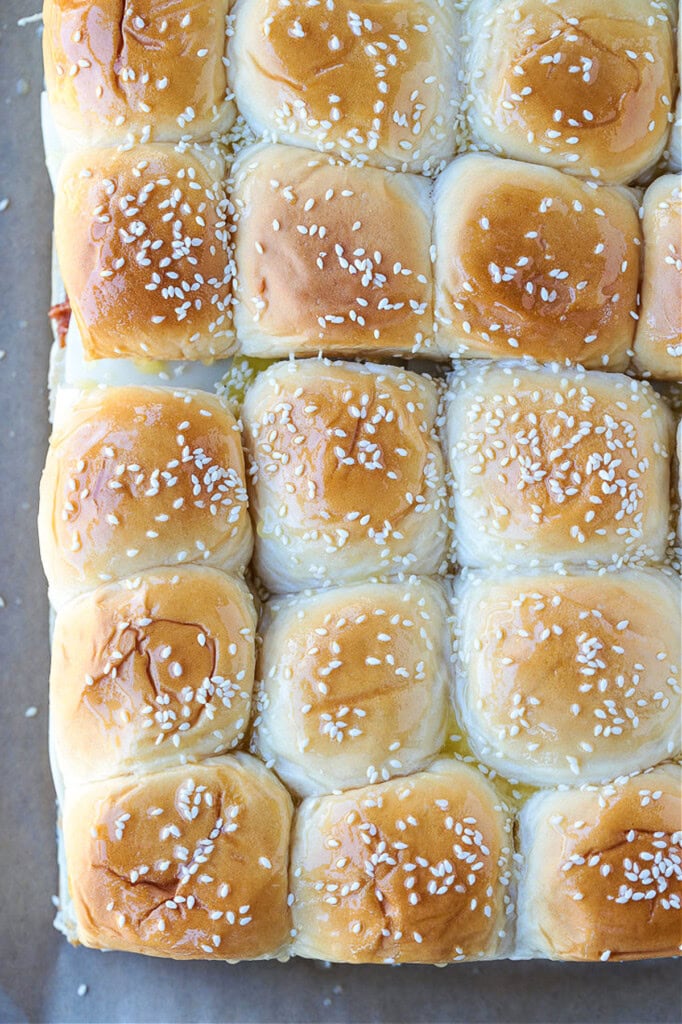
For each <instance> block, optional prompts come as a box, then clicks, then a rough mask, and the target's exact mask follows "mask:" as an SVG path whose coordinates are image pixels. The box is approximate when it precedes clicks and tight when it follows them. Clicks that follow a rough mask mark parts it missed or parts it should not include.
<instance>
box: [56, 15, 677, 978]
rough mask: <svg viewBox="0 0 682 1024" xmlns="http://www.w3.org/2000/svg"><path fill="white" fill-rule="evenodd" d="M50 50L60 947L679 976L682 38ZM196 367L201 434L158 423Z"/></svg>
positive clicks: (261, 31) (62, 19)
mask: <svg viewBox="0 0 682 1024" xmlns="http://www.w3.org/2000/svg"><path fill="white" fill-rule="evenodd" d="M44 20H45V34H44V47H45V65H46V80H47V88H48V96H49V104H50V109H51V113H52V116H53V117H54V121H55V123H56V126H57V130H58V135H59V139H60V146H61V147H62V148H63V151H64V152H63V153H61V154H60V156H59V161H58V162H59V163H60V168H59V176H58V179H57V187H56V206H55V236H56V247H57V251H58V256H59V263H60V269H61V274H62V278H63V284H64V289H65V295H64V296H59V298H65V299H66V301H67V302H68V303H69V304H70V309H71V311H72V318H71V324H70V326H69V329H68V334H67V336H66V346H67V352H68V351H71V352H72V351H73V350H74V349H76V348H77V349H78V350H79V351H82V354H83V355H84V357H85V360H86V361H85V362H83V366H84V367H86V369H85V371H84V372H83V378H82V379H80V380H79V381H78V385H79V386H78V387H77V388H74V387H67V386H65V385H64V381H63V377H62V379H61V381H60V385H61V386H59V387H58V389H57V396H56V405H55V415H54V432H53V436H52V439H51V443H50V451H49V453H48V457H47V462H46V468H45V473H44V476H43V481H42V485H41V508H40V521H39V527H40V541H41V554H42V558H43V564H44V567H45V572H46V575H47V577H48V582H49V586H50V599H51V602H52V604H53V607H54V608H55V610H56V621H55V629H54V641H53V653H52V668H51V675H50V700H51V709H52V710H51V743H52V754H53V761H54V773H55V781H56V785H57V789H58V795H59V800H60V806H61V840H60V841H61V844H62V850H63V857H62V861H63V878H62V882H61V906H60V912H59V919H58V920H59V924H60V927H62V929H63V930H64V931H65V933H66V934H67V936H68V937H69V938H70V940H71V941H74V942H80V943H83V944H85V945H89V946H93V947H96V948H113V949H121V950H128V951H135V952H140V953H147V954H153V955H158V956H167V957H173V958H178V959H190V958H201V959H218V960H226V961H234V960H241V959H256V958H262V957H278V958H286V957H287V956H290V955H299V956H303V957H311V958H316V959H321V960H327V961H339V962H350V963H401V962H408V963H409V962H411V963H419V962H423V963H438V964H445V963H453V962H459V961H465V960H486V959H494V958H501V957H505V956H514V957H548V958H551V959H559V960H588V961H595V960H602V961H605V960H610V959H613V960H629V959H641V958H645V957H651V956H673V955H678V954H679V953H680V951H681V950H682V946H680V933H681V930H682V906H681V900H682V820H681V818H680V807H681V806H682V792H681V782H682V779H681V765H680V757H681V754H682V737H681V735H680V732H681V730H680V721H681V712H682V703H681V690H680V665H681V663H682V651H681V649H680V648H681V644H682V621H681V616H682V592H681V589H680V578H679V576H680V552H679V548H676V546H675V545H676V543H678V541H679V538H677V539H676V533H675V529H674V528H673V525H672V523H673V519H676V513H677V511H678V506H679V501H678V493H679V487H675V480H674V477H675V472H676V471H677V472H679V463H680V461H681V460H680V456H681V455H682V425H680V424H678V426H677V461H675V453H674V449H675V417H676V412H675V411H674V410H675V407H676V405H677V406H678V408H677V412H679V402H680V400H679V395H678V392H677V391H676V387H677V384H678V383H679V382H680V380H681V379H682V350H681V349H680V344H681V337H682V312H681V310H682V300H681V297H680V281H681V278H680V271H681V269H682V264H681V250H680V244H679V235H680V214H681V212H682V206H681V199H680V179H679V175H677V174H674V173H665V174H661V172H662V171H663V170H667V171H671V170H674V169H675V163H674V161H675V150H674V139H672V137H671V135H670V126H671V123H672V122H673V120H674V114H673V110H674V103H675V91H676V88H677V77H676V75H677V72H676V66H675V17H674V12H673V8H672V5H671V4H670V3H669V2H668V0H613V2H612V3H610V4H609V5H608V11H606V10H605V9H604V8H603V6H602V5H600V4H598V3H595V0H495V2H493V0H466V2H453V0H449V2H448V0H410V2H407V0H363V2H362V3H361V4H359V5H358V4H350V2H349V0H237V2H236V3H235V4H230V3H229V2H227V0H211V2H208V0H189V2H187V0H183V3H175V2H171V3H168V2H167V0H163V2H161V0H95V2H94V3H90V4H81V3H75V2H64V0H59V2H58V0H48V2H47V3H46V4H45V15H44ZM678 64H679V58H678ZM671 139H672V141H671ZM644 188H645V189H646V191H644ZM230 356H236V358H234V359H233V361H232V362H231V363H225V364H224V368H225V369H226V371H227V373H226V376H225V378H224V380H223V381H222V382H221V383H220V385H219V386H218V387H217V389H216V391H217V394H211V393H210V392H209V391H208V390H203V389H197V388H189V387H184V386H176V385H175V384H173V385H172V386H155V385H153V384H152V383H150V382H153V381H154V380H155V375H157V376H158V378H159V379H160V380H161V381H163V382H168V381H169V380H172V379H173V377H174V376H175V374H176V372H177V373H178V374H179V375H180V376H182V374H183V373H184V372H185V371H186V370H187V372H188V373H189V372H191V371H192V369H193V368H196V366H197V364H198V363H199V362H206V363H212V362H213V361H214V360H221V359H225V358H226V357H230ZM284 356H288V357H289V358H288V359H286V360H285V361H281V362H275V361H274V360H276V359H279V358H280V357H284ZM301 357H308V358H301ZM328 357H334V358H333V359H332V358H328ZM339 357H343V360H345V361H342V360H341V359H339ZM352 357H359V358H360V360H362V361H355V362H353V361H350V360H351V358H352ZM415 357H418V358H420V359H426V360H429V362H428V363H424V362H417V361H415ZM391 358H392V359H393V360H394V362H393V363H391V362H368V361H365V360H366V359H377V360H386V359H391ZM97 360H99V361H104V362H108V361H109V360H116V361H117V364H118V366H119V367H120V370H119V371H118V378H117V379H118V380H119V381H120V384H119V386H114V387H102V386H93V384H92V381H93V379H96V377H95V375H94V374H93V375H92V376H90V375H89V371H88V370H87V367H88V366H89V365H90V366H92V365H93V362H92V361H97ZM396 360H399V361H400V365H398V363H397V362H396ZM439 364H444V365H442V366H440V365H439ZM425 365H426V366H429V367H430V372H429V373H427V372H426V371H425V369H424V367H425ZM159 366H160V367H161V369H160V371H159ZM173 366H174V367H175V369H172V367H173ZM188 368H189V369H188ZM604 371H608V372H604ZM624 371H628V374H629V375H626V374H625V372H624ZM145 374H146V375H147V378H148V379H146V378H145V376H144V375H145ZM140 376H142V379H143V380H145V383H144V384H141V383H139V379H140ZM651 380H653V381H655V385H652V384H651V383H650V381H651ZM71 383H73V382H72V381H71Z"/></svg>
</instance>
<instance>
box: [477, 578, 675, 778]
mask: <svg viewBox="0 0 682 1024" xmlns="http://www.w3.org/2000/svg"><path fill="white" fill-rule="evenodd" d="M461 598H462V602H463V606H462V607H463V621H462V622H461V629H462V635H461V637H460V650H461V654H462V658H463V662H464V666H465V673H466V688H467V695H466V703H467V707H468V710H467V718H469V732H471V731H472V729H471V724H470V723H471V722H473V723H474V728H475V730H476V732H478V731H479V730H480V732H481V734H482V736H483V737H484V739H485V740H486V741H487V743H488V744H489V752H488V756H487V757H486V758H485V759H486V760H488V758H489V757H490V758H491V760H490V763H491V764H493V765H495V766H499V768H500V770H503V768H502V762H501V761H500V760H498V756H497V755H498V754H500V755H501V756H502V757H503V758H505V759H507V761H506V764H505V768H504V770H503V773H504V774H513V775H514V776H515V777H520V778H521V779H523V780H524V781H527V782H529V783H531V784H537V785H542V784H547V783H549V784H552V783H557V782H567V783H571V784H576V783H577V782H579V781H580V780H581V777H582V778H583V779H586V780H601V779H610V778H613V777H614V776H616V775H618V774H620V773H621V772H623V771H627V770H630V769H632V768H646V767H648V766H649V765H650V764H652V763H654V761H657V760H660V759H662V758H665V757H667V756H670V755H672V754H676V753H677V752H678V750H679V748H680V727H679V723H680V664H681V662H682V656H681V655H682V651H681V649H680V645H681V643H682V638H681V630H682V623H681V618H680V601H681V598H682V593H681V591H680V586H679V581H678V580H677V579H676V577H674V576H672V575H671V576H664V575H663V574H662V573H657V572H654V571H651V570H649V571H637V570H630V571H628V570H623V571H621V572H618V573H613V572H611V573H608V572H606V573H602V574H596V573H590V574H588V573H585V574H576V575H571V576H561V575H558V574H543V573H537V574H535V575H524V576H518V575H516V574H515V575H514V576H498V577H494V578H489V577H488V578H485V577H483V578H481V577H479V578H476V577H474V578H473V579H472V580H471V584H470V585H469V586H466V587H464V588H463V589H462V591H461ZM653 608H655V609H656V628H655V630H652V628H651V623H652V609H653ZM668 743H671V744H672V745H673V746H672V749H669V748H668ZM647 758H648V759H647ZM509 760H511V761H513V762H516V763H518V770H514V767H513V766H512V767H510V765H509Z"/></svg>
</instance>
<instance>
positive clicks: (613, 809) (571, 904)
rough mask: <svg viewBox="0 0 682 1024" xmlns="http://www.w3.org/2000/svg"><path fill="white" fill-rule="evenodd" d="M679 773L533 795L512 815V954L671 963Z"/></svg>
mask: <svg viewBox="0 0 682 1024" xmlns="http://www.w3.org/2000/svg"><path fill="white" fill-rule="evenodd" d="M680 781H681V779H680V766H679V765H672V764H668V765H663V766H661V767H660V768H654V769H653V770H652V771H650V772H645V773H644V774H642V775H635V776H633V777H632V778H620V779H618V780H616V782H614V783H612V784H611V785H609V786H605V787H604V788H602V789H597V788H595V787H593V786H589V787H585V788H583V789H580V790H568V791H566V790H562V791H554V792H548V793H537V794H536V795H535V796H533V797H531V799H530V800H529V801H528V802H527V803H526V805H525V807H524V808H523V811H522V812H521V851H522V854H523V857H524V862H525V864H524V873H523V878H522V883H521V888H520V891H519V948H518V949H517V951H516V952H517V954H520V955H524V956H529V955H530V956H533V955H534V956H543V957H550V958H551V959H553V960H639V959H644V958H648V957H659V956H676V955H679V953H680V950H681V948H682V947H681V945H680V943H681V941H682V912H681V911H680V900H681V899H682V830H681V829H680V800H681V799H682V792H681V788H680Z"/></svg>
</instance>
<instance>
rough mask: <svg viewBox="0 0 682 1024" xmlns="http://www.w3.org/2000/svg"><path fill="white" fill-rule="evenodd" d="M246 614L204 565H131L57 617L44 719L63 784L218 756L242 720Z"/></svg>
mask: <svg viewBox="0 0 682 1024" xmlns="http://www.w3.org/2000/svg"><path fill="white" fill-rule="evenodd" d="M255 629H256V615H255V610H254V607H253V601H252V599H251V595H250V593H249V591H248V590H247V588H246V586H245V585H244V583H242V582H241V581H240V580H237V579H235V578H234V577H230V576H228V575H226V574H225V573H222V572H218V571H217V570H215V569H209V568H206V567H205V566H184V567H182V568H179V569H159V570H156V571H152V572H144V573H141V574H140V575H139V576H138V577H136V578H134V579H128V580H124V581H122V582H120V583H110V584H107V585H106V586H103V587H98V588H97V590H94V591H92V592H91V593H89V594H83V595H81V597H79V598H77V599H76V600H74V601H72V602H69V604H67V605H66V606H65V607H64V608H62V610H61V611H60V613H59V615H58V616H57V621H56V624H55V633H54V639H53V644H52V669H51V674H50V704H51V716H52V717H51V722H52V726H53V727H54V731H55V746H56V750H57V756H58V760H59V765H60V770H61V772H62V774H63V775H64V776H65V777H66V779H67V782H69V781H71V779H73V780H74V781H80V782H85V781H88V779H90V778H102V777H105V776H107V775H119V774H123V773H124V772H126V771H137V772H139V771H153V770H154V769H155V768H156V767H159V766H163V765H164V764H168V763H178V762H179V761H180V760H181V759H183V758H184V759H186V758H188V757H189V758H190V759H192V758H194V757H196V756H202V755H203V756H204V757H205V756H207V755H210V754H218V753H223V752H224V751H225V750H227V749H229V748H230V747H232V746H234V745H236V743H237V742H238V741H239V740H240V739H242V738H243V736H244V734H245V732H246V729H247V726H248V720H249V707H250V700H251V691H252V688H253V676H254V661H255V649H254V648H255Z"/></svg>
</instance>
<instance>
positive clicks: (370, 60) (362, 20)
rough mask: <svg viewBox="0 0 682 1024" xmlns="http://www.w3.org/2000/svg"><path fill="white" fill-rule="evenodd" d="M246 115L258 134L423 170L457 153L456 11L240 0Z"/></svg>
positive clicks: (371, 1) (241, 91) (416, 4)
mask: <svg viewBox="0 0 682 1024" xmlns="http://www.w3.org/2000/svg"><path fill="white" fill-rule="evenodd" d="M234 13H235V31H234V37H233V38H232V40H231V42H230V64H231V75H232V84H233V86H234V91H235V95H236V99H237V104H238V106H239V109H240V110H241V112H242V113H243V114H244V116H245V118H246V120H247V121H248V122H249V124H250V125H251V126H252V127H253V128H254V129H255V131H257V132H259V133H261V134H267V135H275V136H276V137H277V138H278V139H279V140H280V141H282V142H288V143H292V144H296V145H299V146H309V147H311V148H315V147H317V148H318V149H320V150H328V151H332V152H335V153H339V154H341V155H342V156H343V157H345V158H346V159H352V158H357V159H358V160H359V161H361V162H365V161H367V162H369V163H372V164H377V165H378V166H381V167H390V168H391V169H393V170H408V171H409V170H412V171H419V172H424V173H429V172H431V173H432V172H433V171H434V170H437V169H438V166H439V164H440V162H441V161H442V160H443V159H446V158H447V157H448V156H450V155H451V154H452V153H454V152H455V148H456V126H457V121H458V119H459V112H458V109H457V101H458V95H457V93H458V85H457V78H458V73H459V70H460V65H459V61H458V59H457V56H456V53H455V48H456V44H457V35H458V32H457V28H456V26H457V20H456V18H457V16H456V15H455V13H454V11H453V10H452V6H451V5H450V4H447V3H441V2H439V0H409V2H407V3H406V2H404V0H361V2H360V3H355V2H354V0H353V2H351V0H335V2H334V3H333V4H325V5H322V4H310V3H308V2H307V0H291V2H289V0H286V2H285V0H238V2H237V3H236V5H235V8H234Z"/></svg>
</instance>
